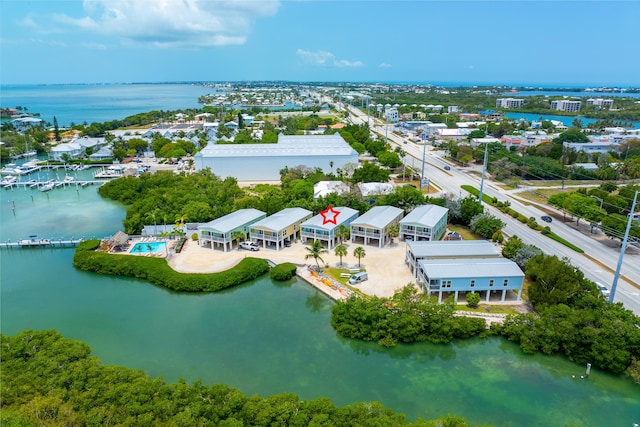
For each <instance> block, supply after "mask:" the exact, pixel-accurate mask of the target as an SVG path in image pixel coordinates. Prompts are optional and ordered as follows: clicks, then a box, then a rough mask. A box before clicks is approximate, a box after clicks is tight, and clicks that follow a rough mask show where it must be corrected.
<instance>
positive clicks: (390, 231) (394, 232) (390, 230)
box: [387, 224, 400, 243]
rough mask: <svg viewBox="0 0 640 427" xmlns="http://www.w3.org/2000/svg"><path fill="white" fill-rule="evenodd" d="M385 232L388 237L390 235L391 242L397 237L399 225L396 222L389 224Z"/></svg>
mask: <svg viewBox="0 0 640 427" xmlns="http://www.w3.org/2000/svg"><path fill="white" fill-rule="evenodd" d="M387 233H388V234H389V237H391V243H393V238H394V237H398V235H399V234H400V226H399V225H398V224H391V225H390V226H389V228H388V229H387Z"/></svg>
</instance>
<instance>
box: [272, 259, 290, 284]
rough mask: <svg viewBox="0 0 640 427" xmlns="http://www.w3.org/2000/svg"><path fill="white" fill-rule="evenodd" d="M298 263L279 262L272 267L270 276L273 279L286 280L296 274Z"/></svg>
mask: <svg viewBox="0 0 640 427" xmlns="http://www.w3.org/2000/svg"><path fill="white" fill-rule="evenodd" d="M296 269H297V267H296V265H295V264H293V263H290V262H284V263H282V264H278V265H276V266H275V267H273V268H272V269H271V271H270V272H269V276H271V278H272V279H273V280H280V281H285V280H289V279H291V278H292V277H293V276H295V274H296Z"/></svg>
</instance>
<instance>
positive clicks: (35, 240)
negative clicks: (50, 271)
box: [18, 234, 51, 246]
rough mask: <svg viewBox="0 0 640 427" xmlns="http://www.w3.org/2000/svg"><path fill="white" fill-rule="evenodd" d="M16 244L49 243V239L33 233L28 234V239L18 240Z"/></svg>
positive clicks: (33, 244)
mask: <svg viewBox="0 0 640 427" xmlns="http://www.w3.org/2000/svg"><path fill="white" fill-rule="evenodd" d="M18 244H20V245H21V246H41V245H49V244H51V240H49V239H39V238H38V236H36V235H35V234H34V235H31V236H29V238H28V239H22V240H18Z"/></svg>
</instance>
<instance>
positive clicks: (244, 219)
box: [198, 208, 266, 233]
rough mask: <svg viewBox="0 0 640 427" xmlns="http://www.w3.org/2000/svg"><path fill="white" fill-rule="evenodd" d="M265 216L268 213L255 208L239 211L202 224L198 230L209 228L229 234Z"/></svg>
mask: <svg viewBox="0 0 640 427" xmlns="http://www.w3.org/2000/svg"><path fill="white" fill-rule="evenodd" d="M265 215H266V213H264V212H262V211H259V210H257V209H253V208H250V209H239V210H237V211H235V212H232V213H230V214H228V215H225V216H222V217H220V218H217V219H214V220H213V221H209V222H207V223H206V224H202V225H201V226H200V227H198V228H209V229H213V230H216V231H219V232H221V233H228V232H229V231H231V230H235V229H236V228H238V227H241V226H243V225H245V224H248V223H250V222H251V221H255V220H256V219H258V218H260V217H263V216H265Z"/></svg>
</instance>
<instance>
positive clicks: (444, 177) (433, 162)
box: [348, 107, 640, 315]
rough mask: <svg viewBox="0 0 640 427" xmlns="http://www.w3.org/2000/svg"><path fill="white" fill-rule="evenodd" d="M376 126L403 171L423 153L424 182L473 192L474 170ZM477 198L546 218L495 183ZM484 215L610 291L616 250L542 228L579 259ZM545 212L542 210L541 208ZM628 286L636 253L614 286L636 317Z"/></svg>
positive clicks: (638, 267) (361, 119)
mask: <svg viewBox="0 0 640 427" xmlns="http://www.w3.org/2000/svg"><path fill="white" fill-rule="evenodd" d="M348 108H349V111H350V113H351V122H352V123H354V124H361V123H367V115H366V114H365V113H363V112H362V111H360V110H358V109H356V108H353V107H348ZM376 122H377V120H374V119H371V118H370V120H369V124H370V126H371V128H372V131H374V132H376V133H378V134H380V135H382V136H385V135H387V136H388V139H389V142H390V143H391V144H392V145H397V146H400V147H402V149H403V150H404V151H405V153H406V157H405V164H407V165H408V166H413V167H415V168H416V169H417V170H421V168H422V158H423V155H424V153H425V152H426V156H425V177H428V178H429V179H430V180H431V182H432V183H434V184H436V185H437V186H438V187H439V188H441V189H442V190H443V192H446V193H449V194H453V195H459V196H462V197H464V196H465V195H466V194H467V193H466V192H464V191H463V190H461V186H462V185H465V184H466V185H471V186H474V187H475V188H479V186H480V173H478V172H477V168H476V169H475V170H474V168H460V167H458V166H456V165H453V164H451V163H450V162H448V161H447V160H445V159H443V157H442V156H443V153H442V152H440V151H437V150H434V149H433V147H432V146H429V145H428V146H426V147H425V146H423V145H422V144H416V143H413V142H409V141H407V140H406V139H405V138H402V137H400V136H398V135H396V134H393V133H392V132H391V129H392V127H391V126H389V128H388V129H387V128H386V127H385V126H381V125H378V124H376ZM425 148H426V151H425ZM445 166H450V167H451V170H445V169H444V167H445ZM483 193H484V194H487V195H488V196H490V197H497V198H498V199H499V200H503V201H505V200H508V201H509V202H510V203H511V206H512V207H513V208H514V209H515V210H516V211H518V212H520V213H522V214H523V215H525V216H526V217H534V218H540V217H541V216H542V215H545V214H547V213H548V212H546V211H544V210H541V209H539V208H538V207H537V206H536V205H534V204H531V203H523V202H521V201H520V199H519V198H518V197H517V194H514V193H513V192H510V191H506V190H503V189H501V188H500V187H498V186H497V184H496V183H494V182H490V181H488V180H485V185H484V187H483ZM487 209H488V210H489V211H490V212H491V213H492V214H493V215H495V216H497V217H499V218H500V219H502V220H503V221H504V222H505V223H506V224H507V225H506V227H505V228H504V231H505V233H506V234H507V235H514V234H515V235H518V236H519V237H520V238H521V239H522V240H523V241H524V242H526V243H529V244H533V245H535V246H537V247H539V248H540V249H541V250H542V251H543V252H544V253H547V254H553V255H556V256H558V257H560V258H568V259H570V260H571V264H572V265H574V266H575V267H576V268H578V269H580V270H581V271H582V272H583V273H584V275H585V277H587V278H589V279H591V280H593V281H597V282H600V283H603V284H605V285H606V286H608V287H609V288H611V284H612V282H613V276H614V272H615V269H616V266H617V264H618V259H619V256H620V250H619V248H610V247H608V246H606V245H604V244H602V243H601V242H599V241H597V240H595V239H592V238H590V237H589V236H585V235H584V234H582V233H581V232H579V231H577V230H575V229H573V228H571V227H569V226H568V225H566V224H564V223H562V221H553V222H552V223H551V224H546V223H545V225H549V226H550V228H551V230H552V231H553V232H554V233H556V234H557V235H558V236H560V237H562V238H564V239H566V240H567V241H569V242H571V243H573V244H574V245H576V246H578V247H580V248H582V249H583V250H584V251H585V254H579V253H577V252H575V251H573V250H572V249H570V248H568V247H566V246H564V245H562V244H560V243H558V242H556V241H554V240H551V239H548V238H546V237H543V236H542V235H541V234H540V233H539V232H537V231H534V230H532V229H530V228H529V227H527V226H526V225H524V224H522V223H521V222H520V221H517V220H515V219H513V218H512V217H511V216H509V215H505V214H503V213H502V212H500V211H498V210H497V209H495V208H493V207H491V206H487ZM545 209H547V208H546V207H545ZM549 209H550V208H549ZM633 283H635V284H640V255H639V254H638V252H637V251H632V250H627V252H626V253H625V256H624V260H623V264H622V268H621V278H620V280H619V281H618V286H617V290H616V294H615V301H616V302H622V303H623V304H624V306H625V307H626V308H628V309H630V310H632V311H633V312H634V313H636V314H638V315H640V288H638V287H635V286H633Z"/></svg>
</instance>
